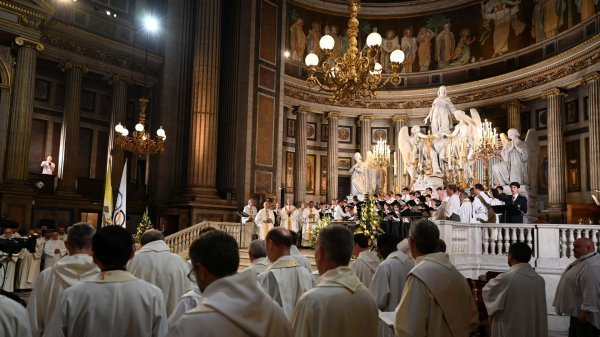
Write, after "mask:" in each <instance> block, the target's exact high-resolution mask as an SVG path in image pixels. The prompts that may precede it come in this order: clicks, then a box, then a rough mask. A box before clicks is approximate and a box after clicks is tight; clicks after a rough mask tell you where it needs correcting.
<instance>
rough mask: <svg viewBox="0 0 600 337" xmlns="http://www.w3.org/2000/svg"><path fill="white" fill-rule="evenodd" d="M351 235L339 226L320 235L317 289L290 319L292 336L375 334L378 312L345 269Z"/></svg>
mask: <svg viewBox="0 0 600 337" xmlns="http://www.w3.org/2000/svg"><path fill="white" fill-rule="evenodd" d="M352 250H353V240H352V233H351V232H350V230H348V228H347V227H345V226H342V225H330V226H327V227H325V228H323V229H322V230H321V231H320V232H319V237H318V238H317V246H316V249H315V260H316V263H317V269H318V270H319V274H320V275H321V276H320V277H319V283H318V284H317V286H316V287H315V288H313V289H311V290H309V291H307V292H306V293H305V294H304V295H302V296H301V297H300V300H299V301H298V304H297V306H296V309H295V310H294V315H293V318H292V330H293V334H294V336H295V337H331V336H344V337H367V336H369V337H371V336H376V335H377V324H378V320H379V318H378V313H377V307H376V305H375V301H374V300H373V297H371V295H370V293H369V290H368V289H367V288H366V287H365V286H364V285H363V284H362V282H360V280H359V279H358V277H356V274H355V273H354V271H353V270H352V269H351V268H349V267H347V266H348V263H349V262H350V257H351V256H352Z"/></svg>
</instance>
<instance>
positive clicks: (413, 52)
mask: <svg viewBox="0 0 600 337" xmlns="http://www.w3.org/2000/svg"><path fill="white" fill-rule="evenodd" d="M400 45H401V47H400V48H401V49H402V51H403V52H404V67H403V68H402V72H403V73H411V72H412V71H413V63H414V62H415V59H416V58H417V38H415V37H414V36H413V30H412V28H408V29H405V30H404V33H403V34H402V42H401V44H400Z"/></svg>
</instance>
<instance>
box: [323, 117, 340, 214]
mask: <svg viewBox="0 0 600 337" xmlns="http://www.w3.org/2000/svg"><path fill="white" fill-rule="evenodd" d="M340 117H342V115H341V114H340V113H339V112H336V111H329V112H328V113H327V116H326V118H327V119H328V120H329V128H328V129H327V130H328V131H327V132H328V133H327V201H328V202H329V201H331V200H332V199H337V195H338V150H339V149H338V146H339V143H338V133H337V131H338V122H339V119H340Z"/></svg>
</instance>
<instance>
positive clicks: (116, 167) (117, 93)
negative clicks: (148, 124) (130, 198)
mask: <svg viewBox="0 0 600 337" xmlns="http://www.w3.org/2000/svg"><path fill="white" fill-rule="evenodd" d="M110 83H111V84H112V86H113V95H112V105H111V107H110V131H109V134H110V136H109V145H108V149H109V157H112V166H111V173H112V174H111V180H112V186H113V189H114V190H117V189H118V188H119V181H120V180H121V174H122V170H123V165H124V164H125V152H124V151H123V149H121V148H120V147H118V146H116V145H115V143H114V140H115V139H114V138H115V125H117V124H118V123H124V122H125V114H126V112H127V87H128V86H129V80H128V79H126V78H124V77H122V76H119V75H114V76H113V77H112V78H111V79H110Z"/></svg>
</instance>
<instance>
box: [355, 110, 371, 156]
mask: <svg viewBox="0 0 600 337" xmlns="http://www.w3.org/2000/svg"><path fill="white" fill-rule="evenodd" d="M372 121H373V115H361V116H359V117H358V122H359V123H360V155H361V156H362V158H363V160H366V159H367V152H368V151H370V150H371V122H372Z"/></svg>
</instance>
